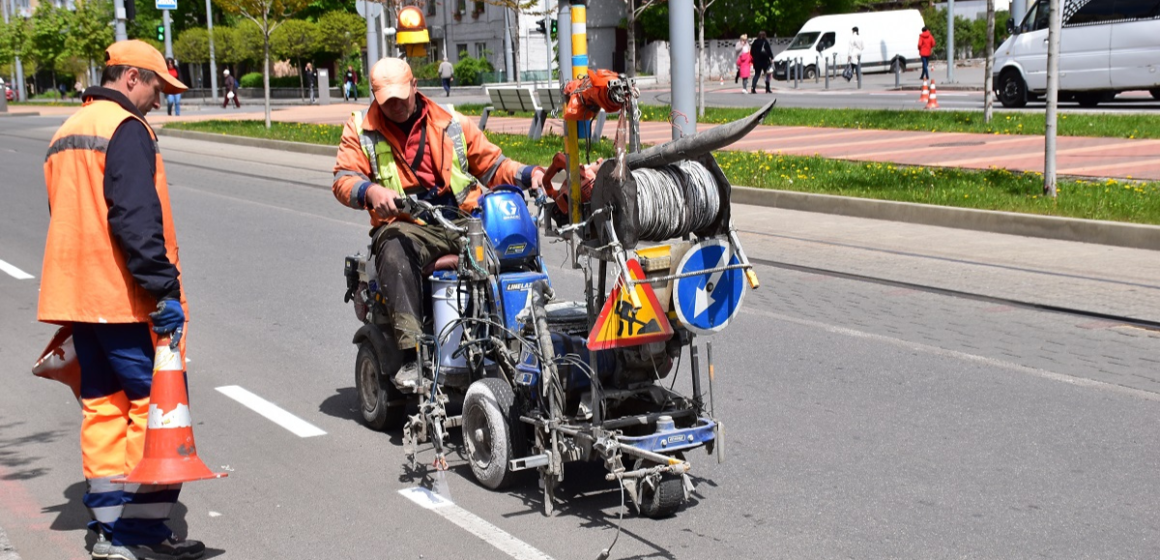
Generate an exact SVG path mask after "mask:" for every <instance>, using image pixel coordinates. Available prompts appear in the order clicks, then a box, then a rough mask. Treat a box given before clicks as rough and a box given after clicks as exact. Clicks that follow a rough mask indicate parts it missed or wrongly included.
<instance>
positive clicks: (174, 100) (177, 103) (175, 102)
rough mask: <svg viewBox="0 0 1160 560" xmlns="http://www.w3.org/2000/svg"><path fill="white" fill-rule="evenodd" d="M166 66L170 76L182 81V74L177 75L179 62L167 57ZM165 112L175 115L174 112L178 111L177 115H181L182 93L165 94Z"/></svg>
mask: <svg viewBox="0 0 1160 560" xmlns="http://www.w3.org/2000/svg"><path fill="white" fill-rule="evenodd" d="M165 66H166V68H167V70H166V72H168V73H169V75H170V76H173V79H175V80H178V81H181V78H180V76H178V75H177V62H175V61H174V60H173V59H172V58H167V59H165ZM165 113H166V114H167V115H173V114H174V113H177V116H179V117H180V116H181V94H180V93H167V94H166V95H165Z"/></svg>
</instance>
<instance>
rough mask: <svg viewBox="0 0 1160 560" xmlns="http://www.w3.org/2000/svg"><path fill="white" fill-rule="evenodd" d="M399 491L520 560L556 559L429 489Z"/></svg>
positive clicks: (424, 507)
mask: <svg viewBox="0 0 1160 560" xmlns="http://www.w3.org/2000/svg"><path fill="white" fill-rule="evenodd" d="M399 493H400V494H402V495H403V497H405V498H407V499H408V500H411V501H412V502H415V503H416V504H418V505H419V506H420V507H422V508H423V509H426V510H429V511H432V512H434V513H435V514H437V515H439V516H441V517H443V518H444V519H446V520H448V521H450V522H452V523H454V524H455V525H457V526H459V528H461V529H463V530H465V531H467V532H468V533H471V534H473V535H475V536H477V537H479V538H481V539H483V541H484V542H486V543H487V544H490V545H491V546H494V547H496V548H498V549H499V550H500V551H501V552H503V553H505V554H507V555H508V556H511V557H512V558H515V559H516V560H553V559H552V557H551V556H548V555H547V554H544V553H543V552H541V551H540V550H539V549H537V548H536V547H534V546H532V545H530V544H528V543H526V542H524V541H521V540H519V539H517V538H515V537H514V536H512V534H511V533H508V532H507V531H504V530H503V529H500V528H499V527H496V526H495V525H492V524H491V523H488V522H487V521H484V520H483V519H482V518H480V517H479V516H477V515H475V514H474V513H471V512H470V511H467V510H465V509H463V508H461V507H459V506H457V505H455V503H454V502H452V501H451V500H448V499H446V498H444V497H442V496H440V495H439V494H436V493H434V492H432V491H430V490H428V489H426V488H404V489H402V490H399Z"/></svg>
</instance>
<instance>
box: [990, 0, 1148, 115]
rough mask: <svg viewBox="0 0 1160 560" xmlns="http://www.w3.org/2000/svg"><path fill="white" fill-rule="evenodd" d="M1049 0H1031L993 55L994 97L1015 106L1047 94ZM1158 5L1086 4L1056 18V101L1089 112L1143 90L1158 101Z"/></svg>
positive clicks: (1108, 0)
mask: <svg viewBox="0 0 1160 560" xmlns="http://www.w3.org/2000/svg"><path fill="white" fill-rule="evenodd" d="M1047 15H1048V0H1038V1H1037V2H1035V4H1034V5H1033V6H1031V8H1030V9H1028V10H1027V16H1026V17H1024V18H1023V21H1022V22H1020V23H1019V24H1018V25H1017V26H1016V25H1015V22H1013V21H1009V22H1008V24H1007V31H1008V32H1010V33H1011V36H1010V37H1008V38H1007V40H1005V41H1003V44H1001V45H999V48H997V49H995V71H994V74H993V77H994V84H995V94H996V96H997V97H998V98H999V101H1000V102H1002V103H1003V106H1004V107H1022V106H1024V105H1026V104H1027V101H1028V100H1029V99H1034V98H1037V97H1039V96H1041V95H1043V94H1044V93H1046V92H1047V27H1048V17H1047ZM1158 69H1160V2H1155V1H1143V2H1141V1H1125V0H1091V1H1089V2H1087V3H1086V4H1083V5H1082V6H1080V8H1079V9H1077V10H1074V12H1070V11H1069V10H1066V9H1065V10H1064V11H1063V29H1062V32H1061V33H1060V35H1059V91H1060V98H1061V99H1062V98H1072V99H1075V100H1076V101H1078V102H1079V104H1080V105H1081V106H1084V107H1094V106H1096V105H1097V104H1099V103H1100V102H1102V101H1108V100H1110V99H1112V98H1113V97H1115V96H1116V94H1117V93H1120V92H1123V91H1129V90H1148V91H1150V92H1151V94H1152V97H1155V98H1156V99H1160V72H1158V71H1157V70H1158Z"/></svg>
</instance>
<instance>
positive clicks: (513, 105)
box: [479, 86, 547, 140]
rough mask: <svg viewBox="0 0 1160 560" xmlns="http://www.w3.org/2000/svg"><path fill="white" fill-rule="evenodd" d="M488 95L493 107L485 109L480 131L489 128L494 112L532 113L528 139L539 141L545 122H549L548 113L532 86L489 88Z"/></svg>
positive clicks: (480, 121) (480, 120) (480, 122)
mask: <svg viewBox="0 0 1160 560" xmlns="http://www.w3.org/2000/svg"><path fill="white" fill-rule="evenodd" d="M487 95H488V97H489V98H491V105H490V106H488V107H484V108H483V117H482V118H480V119H479V129H480V130H484V129H486V128H487V117H488V116H489V115H490V114H491V112H492V111H496V110H498V111H507V112H509V113H514V112H516V111H522V112H531V113H532V115H533V116H532V126H531V127H530V128H529V129H528V138H531V139H532V140H539V139H540V135H541V134H543V131H544V121H545V120H547V115H546V111H545V110H544V109H543V108H541V107H540V104H539V103H537V102H536V96H535V90H534V89H532V88H531V87H530V86H522V87H515V86H507V87H494V88H487Z"/></svg>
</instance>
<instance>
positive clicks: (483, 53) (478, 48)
mask: <svg viewBox="0 0 1160 560" xmlns="http://www.w3.org/2000/svg"><path fill="white" fill-rule="evenodd" d="M475 58H487V43H476V44H475Z"/></svg>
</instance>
